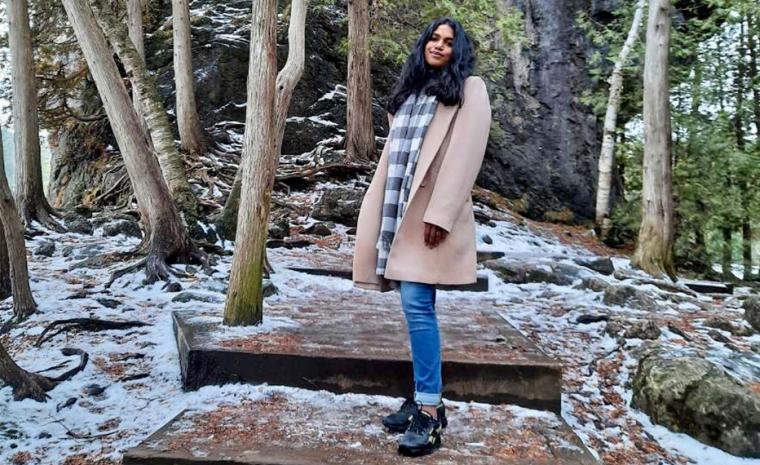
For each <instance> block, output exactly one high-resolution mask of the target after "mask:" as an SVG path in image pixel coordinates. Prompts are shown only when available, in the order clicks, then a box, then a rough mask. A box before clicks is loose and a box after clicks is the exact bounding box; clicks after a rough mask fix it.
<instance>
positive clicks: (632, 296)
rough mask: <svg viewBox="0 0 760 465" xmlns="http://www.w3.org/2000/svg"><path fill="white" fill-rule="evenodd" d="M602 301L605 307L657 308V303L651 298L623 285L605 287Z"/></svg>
mask: <svg viewBox="0 0 760 465" xmlns="http://www.w3.org/2000/svg"><path fill="white" fill-rule="evenodd" d="M602 301H603V302H604V304H605V305H619V306H621V307H632V308H637V309H639V310H655V309H656V308H657V302H655V300H654V298H653V297H652V296H650V295H649V294H647V293H646V292H645V291H642V290H641V289H638V288H635V287H633V286H627V285H625V284H623V285H617V286H615V285H610V286H607V288H606V289H605V290H604V298H603V300H602Z"/></svg>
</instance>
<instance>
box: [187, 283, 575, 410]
mask: <svg viewBox="0 0 760 465" xmlns="http://www.w3.org/2000/svg"><path fill="white" fill-rule="evenodd" d="M394 294H395V295H394ZM462 296H465V297H461V298H460V297H458V296H457V297H456V298H442V297H440V296H439V298H438V299H437V300H438V302H437V305H436V312H437V315H438V321H439V326H440V329H441V344H442V357H443V380H444V396H446V397H447V398H450V399H453V400H463V401H478V402H486V403H493V404H502V403H510V404H516V405H521V406H524V407H529V408H536V409H543V410H551V411H554V412H559V410H560V397H561V377H562V367H561V364H560V362H559V361H557V360H555V359H552V358H550V357H548V356H546V355H545V354H544V353H543V352H541V351H540V350H539V349H538V348H537V347H536V346H535V345H534V344H533V343H532V342H530V341H529V340H528V339H527V338H525V337H524V336H522V335H521V334H520V333H519V332H518V331H517V330H515V329H514V328H513V327H511V326H510V325H509V324H508V323H507V322H506V321H505V320H504V319H503V318H501V317H500V316H498V315H497V314H496V313H495V311H493V310H492V309H491V308H490V307H489V301H487V300H483V299H469V298H466V296H467V294H462ZM271 302H272V303H271V304H268V305H267V308H266V310H265V321H264V323H265V325H264V327H265V328H267V327H268V328H269V329H259V328H256V327H250V328H249V329H245V328H240V327H237V328H233V329H231V328H229V327H226V326H223V325H222V318H221V315H218V314H202V313H200V312H195V311H176V312H173V319H174V332H175V336H176V340H177V346H178V349H179V359H180V364H181V371H182V381H183V385H184V387H185V388H186V389H197V388H199V387H201V386H204V385H209V384H224V383H229V382H243V383H251V384H260V383H269V384H270V385H284V386H293V387H300V388H305V389H315V390H320V389H324V390H328V391H331V392H336V393H347V392H355V393H363V394H381V395H388V396H399V397H405V396H407V395H410V394H411V393H412V391H413V381H412V364H411V356H410V352H409V348H408V336H407V330H406V323H405V321H404V316H403V313H402V310H401V308H400V303H399V302H398V295H397V293H395V292H387V293H382V294H381V293H377V292H363V291H362V292H340V293H337V294H336V295H335V296H321V297H304V298H303V300H298V299H294V298H288V299H280V300H276V299H275V300H272V301H271Z"/></svg>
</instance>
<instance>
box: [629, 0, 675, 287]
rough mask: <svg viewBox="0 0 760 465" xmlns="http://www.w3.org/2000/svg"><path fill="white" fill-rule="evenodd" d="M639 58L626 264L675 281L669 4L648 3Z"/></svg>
mask: <svg viewBox="0 0 760 465" xmlns="http://www.w3.org/2000/svg"><path fill="white" fill-rule="evenodd" d="M648 16H649V17H648V21H647V36H646V52H645V59H644V170H643V184H642V192H641V226H640V228H639V236H638V241H637V244H636V251H635V252H634V254H633V257H632V259H631V263H632V264H634V265H635V266H637V267H639V268H641V269H643V270H644V271H646V272H647V273H649V274H651V275H654V276H661V275H662V274H663V273H665V274H667V275H668V276H670V278H671V279H673V280H675V279H676V270H675V263H674V260H673V242H674V225H673V186H672V182H673V181H672V168H671V157H672V154H671V150H672V140H671V137H672V136H671V123H670V85H669V80H668V72H669V52H670V0H651V3H650V5H649V15H648Z"/></svg>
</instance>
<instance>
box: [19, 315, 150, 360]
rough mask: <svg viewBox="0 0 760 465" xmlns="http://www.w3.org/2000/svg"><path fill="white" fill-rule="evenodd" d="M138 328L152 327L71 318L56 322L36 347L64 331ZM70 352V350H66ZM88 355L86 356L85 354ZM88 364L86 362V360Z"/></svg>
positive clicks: (125, 322)
mask: <svg viewBox="0 0 760 465" xmlns="http://www.w3.org/2000/svg"><path fill="white" fill-rule="evenodd" d="M59 326H60V328H58V330H57V331H55V332H53V333H51V334H48V332H50V331H52V330H53V329H54V328H56V327H59ZM136 326H150V324H149V323H143V322H142V321H109V320H99V319H97V318H71V319H68V320H55V321H53V322H52V323H50V324H49V325H47V327H46V328H45V329H44V330H43V331H42V333H41V334H40V335H39V337H37V341H36V342H35V343H34V345H35V346H36V347H39V346H40V345H42V343H43V342H45V341H47V340H49V339H51V338H53V337H55V336H56V335H58V334H60V333H62V332H64V331H70V330H72V329H79V330H83V331H106V330H109V329H126V328H134V327H136ZM64 350H69V349H64ZM71 350H78V349H71ZM76 353H79V352H72V353H66V352H64V355H74V354H76ZM85 355H86V354H85ZM85 363H86V360H85Z"/></svg>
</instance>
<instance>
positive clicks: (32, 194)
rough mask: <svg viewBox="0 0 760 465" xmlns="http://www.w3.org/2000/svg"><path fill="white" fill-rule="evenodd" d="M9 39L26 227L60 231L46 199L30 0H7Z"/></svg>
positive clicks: (20, 199)
mask: <svg viewBox="0 0 760 465" xmlns="http://www.w3.org/2000/svg"><path fill="white" fill-rule="evenodd" d="M7 6H8V23H9V29H8V33H9V34H8V38H9V42H10V49H11V81H12V89H13V105H12V106H13V127H14V131H13V145H14V151H15V160H16V203H17V205H18V209H19V212H20V214H21V218H22V221H24V223H26V225H27V227H31V226H32V221H38V222H39V223H40V224H42V225H43V226H46V227H49V228H52V229H55V230H57V231H61V230H62V227H61V226H60V224H58V222H57V221H56V220H55V219H54V216H55V215H56V212H55V211H54V210H53V208H52V207H51V206H50V204H49V203H48V201H47V199H46V198H45V191H44V190H43V186H42V166H41V162H40V127H39V121H38V118H37V83H36V78H35V76H34V62H33V58H34V56H33V54H32V33H31V30H30V27H29V5H28V3H27V0H7Z"/></svg>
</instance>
